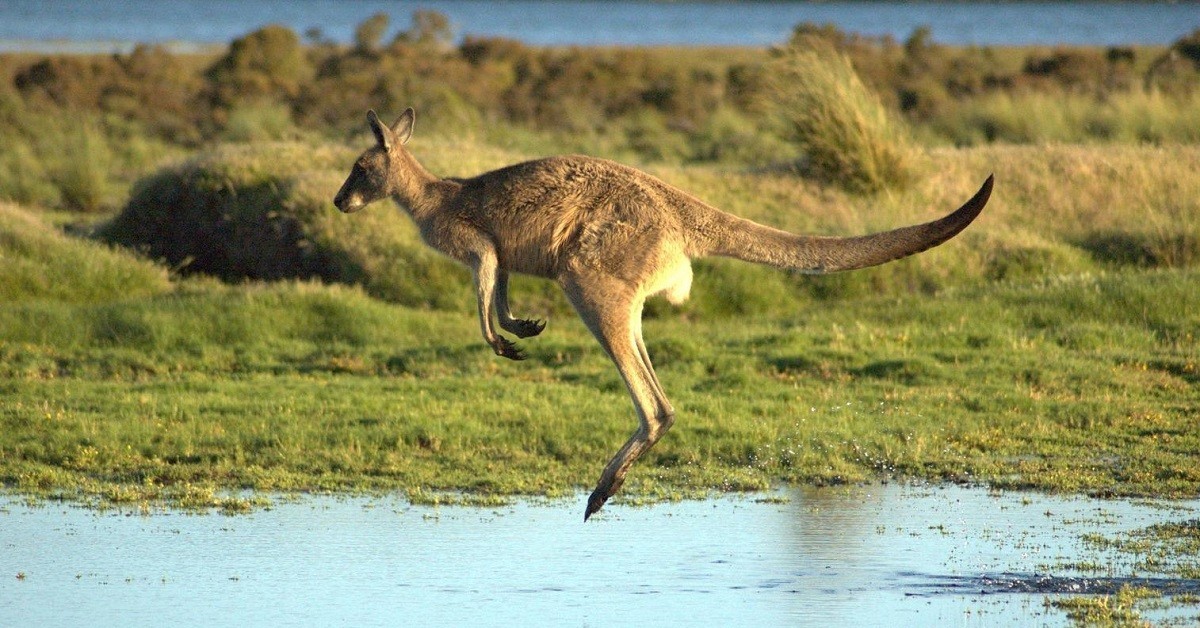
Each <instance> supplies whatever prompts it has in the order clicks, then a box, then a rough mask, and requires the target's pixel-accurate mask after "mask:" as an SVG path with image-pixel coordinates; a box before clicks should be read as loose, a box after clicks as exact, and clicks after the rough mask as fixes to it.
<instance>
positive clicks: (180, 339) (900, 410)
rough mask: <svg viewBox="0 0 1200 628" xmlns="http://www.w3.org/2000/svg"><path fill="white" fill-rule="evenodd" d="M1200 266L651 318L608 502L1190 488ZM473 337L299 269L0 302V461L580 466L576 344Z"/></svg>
mask: <svg viewBox="0 0 1200 628" xmlns="http://www.w3.org/2000/svg"><path fill="white" fill-rule="evenodd" d="M1197 279H1200V274H1197V273H1196V272H1194V271H1158V272H1131V273H1123V274H1120V275H1085V276H1077V277H1066V278H1060V279H1056V280H1052V281H1043V282H1036V283H1024V284H1011V285H1000V286H996V287H993V288H989V289H985V290H965V291H961V292H953V293H950V294H946V295H942V296H939V297H935V298H932V299H927V298H921V297H908V298H881V299H863V300H858V301H850V302H846V303H842V304H840V305H839V306H838V307H834V308H830V307H821V308H816V307H813V308H809V309H806V310H804V311H801V312H797V313H796V315H795V316H794V317H789V318H786V319H770V320H758V321H755V322H744V321H738V322H736V323H735V320H736V319H724V320H710V321H697V322H688V321H685V320H679V319H676V318H664V319H662V320H652V321H649V322H648V324H647V329H646V333H647V337H648V344H649V347H650V351H651V355H652V356H653V357H654V359H655V360H656V363H657V364H658V367H659V372H660V376H661V378H662V380H663V383H664V386H665V387H666V388H667V390H668V393H669V394H670V395H671V397H672V400H673V402H674V403H675V405H676V408H677V409H678V411H679V417H680V418H679V422H678V424H677V425H676V427H675V429H674V430H673V431H672V432H671V434H670V435H669V436H668V437H667V438H666V439H665V440H664V441H663V442H662V443H660V444H659V446H657V447H656V448H655V449H654V450H653V451H652V452H651V453H650V454H648V456H647V457H646V458H645V459H644V460H643V461H642V462H641V463H639V465H638V467H637V468H636V469H635V470H634V472H633V473H632V474H631V476H630V482H629V484H628V485H627V487H626V491H625V493H626V497H632V498H637V497H640V498H644V497H646V496H650V495H659V496H669V495H677V494H686V493H689V492H691V493H694V492H696V491H701V492H703V491H708V490H748V489H763V488H766V487H769V486H770V485H772V484H773V483H777V482H809V483H812V482H815V483H830V482H848V481H859V480H868V479H873V478H879V477H914V478H930V479H949V480H956V481H959V480H961V481H979V482H987V483H990V484H993V485H998V486H1005V487H1020V488H1037V489H1044V490H1060V491H1070V492H1083V493H1089V494H1097V495H1156V496H1186V495H1195V494H1196V492H1197V491H1198V490H1200V471H1198V470H1197V469H1196V467H1195V465H1194V464H1192V461H1193V457H1194V452H1195V451H1196V450H1197V448H1198V447H1200V434H1198V433H1197V431H1196V430H1195V429H1194V426H1193V421H1194V417H1193V415H1194V411H1195V402H1194V387H1195V385H1196V383H1197V379H1198V378H1200V366H1198V363H1200V355H1197V350H1196V342H1195V335H1196V332H1197V329H1198V327H1200V320H1198V317H1197V314H1196V312H1200V295H1198V294H1197V291H1195V290H1194V286H1195V283H1196V281H1197ZM516 299H517V303H520V295H519V294H518V295H517V297H516ZM518 307H519V306H518ZM533 314H536V312H534V313H533ZM31 320H36V321H37V326H36V329H37V330H40V331H35V330H34V328H33V327H32V326H31V325H30V323H29V321H31ZM39 334H40V335H39ZM476 336H477V329H476V323H475V321H474V320H473V317H472V316H471V315H470V313H468V312H462V313H453V314H450V313H431V312H421V311H415V310H410V309H406V308H402V307H397V306H392V305H387V304H383V303H381V302H378V301H375V300H373V299H370V298H368V297H366V296H365V295H363V294H362V293H361V292H358V291H355V290H350V289H340V288H327V287H321V286H314V285H310V284H281V285H276V286H271V287H254V286H249V287H242V288H229V287H223V286H220V285H217V284H198V285H193V284H188V283H185V284H184V287H182V288H181V289H180V290H179V291H178V292H176V293H174V294H169V295H164V296H158V297H152V298H149V299H144V300H140V301H135V302H125V303H112V304H97V305H90V306H82V307H81V306H70V305H65V304H54V303H47V302H38V303H27V304H16V305H5V306H3V308H2V309H0V337H3V338H5V339H6V340H5V342H4V345H3V347H2V348H0V351H2V352H3V356H2V357H3V359H2V360H0V364H2V365H3V366H2V368H3V379H0V394H2V395H3V398H4V399H5V403H4V405H3V409H2V410H0V427H2V429H0V433H2V434H3V436H2V439H0V454H2V455H0V478H2V479H3V481H4V482H5V484H6V485H8V486H9V487H12V488H15V489H17V490H19V491H23V492H31V493H38V494H50V495H62V496H66V497H71V498H83V499H86V500H100V501H117V502H123V501H130V500H134V501H139V502H140V501H147V500H148V501H154V500H160V499H164V500H168V501H171V500H175V501H176V502H178V501H179V500H180V499H181V497H180V496H181V495H186V496H188V498H189V499H191V500H192V502H193V503H194V502H195V500H196V496H197V495H199V494H207V495H213V496H214V499H216V498H219V497H221V496H222V495H224V491H238V490H241V489H256V490H264V491H273V490H283V491H291V490H304V491H308V490H338V491H355V490H400V491H413V492H416V493H417V494H427V493H429V492H435V493H436V492H439V491H466V492H467V493H470V494H473V495H481V496H488V495H497V494H499V495H509V494H519V495H530V494H532V495H562V494H565V493H570V492H572V491H576V490H579V489H582V488H584V487H585V486H587V485H589V484H590V483H591V482H592V481H594V479H595V478H594V476H596V474H598V472H599V469H600V467H601V466H602V464H603V462H604V461H605V460H607V457H608V456H610V455H611V454H612V452H613V451H615V449H616V447H617V446H618V445H619V444H620V443H621V442H622V441H623V440H624V437H625V436H626V435H627V433H628V432H629V431H631V430H632V428H633V427H634V421H633V416H632V412H631V410H630V408H629V402H628V399H627V395H626V393H625V391H624V389H623V386H622V385H621V383H620V381H619V379H618V378H617V376H616V374H615V372H614V370H613V368H612V367H611V365H610V364H609V363H608V361H607V359H606V358H604V356H603V355H602V353H601V352H600V350H599V349H598V348H597V347H596V345H595V343H594V341H593V340H592V339H591V338H590V337H589V336H588V335H587V332H586V331H585V330H584V329H583V328H582V326H581V325H580V324H579V323H577V322H575V321H571V320H561V319H560V320H555V321H553V322H552V323H551V327H550V329H548V330H547V332H546V333H545V334H544V337H541V338H537V339H531V340H528V341H525V343H524V344H525V346H526V348H527V349H528V350H529V353H530V359H529V360H528V361H526V362H523V363H511V362H507V361H501V360H499V359H497V358H495V357H494V356H492V355H491V352H490V351H488V350H487V348H486V347H485V346H484V345H483V344H482V343H481V341H479V340H478V339H477V338H476ZM218 505H219V504H218Z"/></svg>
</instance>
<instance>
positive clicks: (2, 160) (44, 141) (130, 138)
mask: <svg viewBox="0 0 1200 628" xmlns="http://www.w3.org/2000/svg"><path fill="white" fill-rule="evenodd" d="M0 145H3V146H4V149H3V150H0V200H8V201H13V202H16V203H20V204H22V205H39V206H45V207H54V208H61V209H69V210H75V211H85V212H103V211H111V210H113V209H115V208H116V207H117V206H119V205H120V203H121V201H122V200H123V199H124V197H125V194H126V191H127V190H128V187H129V185H130V184H131V183H132V182H133V181H134V180H135V179H136V178H138V177H140V176H142V175H143V174H145V173H146V172H147V171H149V170H150V169H151V168H153V167H154V166H155V165H156V164H157V163H159V162H160V161H161V160H163V159H165V158H167V157H168V156H170V155H172V154H174V153H176V152H177V151H178V150H179V149H178V148H177V147H171V146H169V145H168V144H167V143H166V142H164V141H162V140H159V139H155V138H153V137H152V136H150V135H148V134H146V133H145V132H144V130H143V129H142V128H141V127H140V126H139V125H138V124H136V123H130V122H127V121H124V120H121V119H119V118H117V117H115V116H114V117H106V116H105V115H103V114H101V113H98V112H72V111H67V110H55V109H39V108H37V107H33V106H30V105H27V104H26V103H24V102H23V101H22V100H21V99H20V98H19V97H18V96H17V95H16V94H14V93H12V92H10V91H6V90H3V89H0Z"/></svg>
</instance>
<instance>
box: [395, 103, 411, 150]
mask: <svg viewBox="0 0 1200 628" xmlns="http://www.w3.org/2000/svg"><path fill="white" fill-rule="evenodd" d="M416 117H417V112H415V111H413V108H412V107H409V108H408V109H405V110H404V113H402V114H400V117H399V118H396V121H395V122H393V123H392V133H394V134H395V135H396V139H397V140H399V141H400V143H401V144H407V143H408V138H410V137H412V132H413V122H415V121H416Z"/></svg>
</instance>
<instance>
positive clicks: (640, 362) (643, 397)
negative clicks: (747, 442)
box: [563, 275, 675, 521]
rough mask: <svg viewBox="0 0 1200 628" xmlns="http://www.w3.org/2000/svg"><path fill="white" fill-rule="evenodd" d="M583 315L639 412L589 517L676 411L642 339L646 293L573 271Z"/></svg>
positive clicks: (569, 288)
mask: <svg viewBox="0 0 1200 628" xmlns="http://www.w3.org/2000/svg"><path fill="white" fill-rule="evenodd" d="M563 287H564V289H565V290H566V293H567V297H568V298H569V299H570V301H571V304H572V305H574V306H575V309H576V311H578V312H579V316H580V318H582V319H583V322H584V323H585V324H587V326H588V329H590V330H591V332H592V334H593V335H594V336H595V337H596V340H598V341H599V342H600V346H602V347H604V350H605V352H606V353H608V356H609V357H610V358H611V359H612V361H613V364H615V365H616V367H617V371H618V372H619V373H620V375H621V379H622V380H624V382H625V387H626V388H627V389H628V390H629V396H630V397H631V398H632V400H633V407H634V410H635V411H636V412H637V415H638V428H637V430H636V431H634V433H633V435H632V436H630V437H629V440H628V441H626V442H625V444H624V445H623V446H622V447H621V449H620V450H618V451H617V453H616V455H614V456H613V457H612V459H611V460H610V461H609V462H608V464H607V465H606V466H605V467H604V471H603V472H602V473H601V474H600V480H599V481H598V482H597V483H596V488H595V490H594V491H592V494H591V496H590V497H588V504H587V510H586V511H585V512H584V516H583V518H584V521H586V520H587V519H588V518H589V517H591V516H592V515H593V514H595V512H596V511H597V510H600V507H601V506H603V505H604V503H605V502H606V501H608V499H609V498H610V497H612V496H613V495H614V494H615V493H616V492H617V491H618V490H620V488H621V484H623V483H624V481H625V475H626V474H627V473H628V472H629V468H630V466H632V465H633V463H634V462H635V461H637V459H638V458H640V457H641V456H642V454H644V453H646V451H647V450H649V449H650V447H652V446H653V445H654V443H656V442H658V439H660V438H662V435H663V434H665V433H666V431H667V430H668V429H670V427H671V424H672V423H674V420H675V411H674V409H672V408H671V404H670V403H669V402H668V401H667V398H666V396H665V395H664V394H663V393H662V387H661V386H660V385H659V383H658V378H657V377H656V376H655V374H654V368H653V366H652V365H651V364H650V362H649V359H648V357H646V354H645V348H644V345H643V343H642V339H641V320H640V318H641V312H642V303H643V301H644V296H642V295H639V294H637V291H636V290H635V289H634V288H632V287H630V286H629V285H628V284H626V283H624V282H622V281H620V280H618V279H615V278H612V277H607V276H603V275H590V276H586V277H574V278H572V279H570V280H566V281H564V282H563Z"/></svg>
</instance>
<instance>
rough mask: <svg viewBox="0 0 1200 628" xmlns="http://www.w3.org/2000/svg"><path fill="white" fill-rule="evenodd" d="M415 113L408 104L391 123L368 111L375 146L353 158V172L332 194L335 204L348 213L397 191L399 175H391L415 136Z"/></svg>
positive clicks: (368, 120)
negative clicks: (406, 146) (388, 124)
mask: <svg viewBox="0 0 1200 628" xmlns="http://www.w3.org/2000/svg"><path fill="white" fill-rule="evenodd" d="M414 117H415V113H414V112H413V110H412V107H409V108H408V109H407V110H405V111H404V113H402V114H400V117H399V118H397V119H396V121H395V122H394V123H392V126H390V127H389V126H387V125H385V124H383V122H380V120H379V116H377V115H375V112H374V111H373V110H372V111H368V112H367V122H368V123H369V124H370V125H371V132H372V133H374V134H375V146H372V147H371V148H368V149H367V150H366V151H364V152H363V154H362V155H361V156H359V158H358V161H356V162H354V167H353V168H352V169H351V170H350V176H349V177H347V178H346V182H345V183H343V184H342V189H340V190H338V193H337V196H335V197H333V204H334V205H336V206H337V208H338V209H340V210H342V211H343V212H345V213H347V214H348V213H350V212H355V211H358V210H360V209H362V208H363V207H366V206H367V205H369V204H370V203H373V202H375V201H377V200H379V199H381V198H387V197H389V196H391V195H392V194H394V193H395V191H396V190H395V189H394V187H395V185H396V177H394V176H393V175H392V171H393V169H394V165H393V164H395V163H398V162H399V160H398V159H397V157H398V156H399V154H400V152H402V151H403V150H404V148H403V146H404V144H405V143H406V142H408V138H410V137H412V130H413V119H414Z"/></svg>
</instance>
